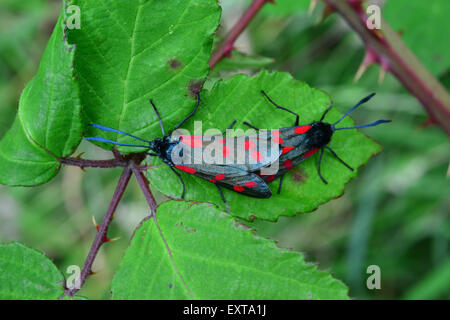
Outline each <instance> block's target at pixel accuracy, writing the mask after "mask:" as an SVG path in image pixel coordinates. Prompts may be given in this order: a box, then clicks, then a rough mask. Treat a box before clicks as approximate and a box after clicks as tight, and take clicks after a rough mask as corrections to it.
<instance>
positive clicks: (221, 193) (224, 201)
mask: <svg viewBox="0 0 450 320" xmlns="http://www.w3.org/2000/svg"><path fill="white" fill-rule="evenodd" d="M215 186H216V187H217V190H218V191H219V194H220V197H221V198H222V201H223V203H225V204H227V201H226V200H225V196H224V195H223V192H222V189H221V188H220V187H219V186H218V185H217V184H216V185H215Z"/></svg>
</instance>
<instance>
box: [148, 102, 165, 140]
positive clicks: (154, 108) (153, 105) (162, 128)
mask: <svg viewBox="0 0 450 320" xmlns="http://www.w3.org/2000/svg"><path fill="white" fill-rule="evenodd" d="M149 101H150V104H151V105H152V107H153V110H155V113H156V117H158V121H159V126H160V127H161V132H162V134H163V136H165V135H166V133H165V132H164V126H163V123H162V119H161V116H160V115H159V112H158V109H156V106H155V104H154V103H153V100H152V99H150V100H149Z"/></svg>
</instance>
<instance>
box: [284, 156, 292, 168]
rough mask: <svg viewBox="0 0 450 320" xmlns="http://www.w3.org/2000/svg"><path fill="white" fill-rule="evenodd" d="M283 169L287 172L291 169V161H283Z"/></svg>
mask: <svg viewBox="0 0 450 320" xmlns="http://www.w3.org/2000/svg"><path fill="white" fill-rule="evenodd" d="M283 167H285V168H286V169H288V170H290V169H292V160H289V159H288V160H285V161H284V162H283Z"/></svg>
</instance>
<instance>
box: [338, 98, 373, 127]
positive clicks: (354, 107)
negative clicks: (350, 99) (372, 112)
mask: <svg viewBox="0 0 450 320" xmlns="http://www.w3.org/2000/svg"><path fill="white" fill-rule="evenodd" d="M374 95H375V93H371V94H369V95H368V96H367V97H365V98H364V99H361V101H360V102H358V103H357V104H356V105H355V106H353V107H352V108H351V109H350V110H348V111H347V112H346V113H345V114H344V115H343V116H342V117H341V118H340V119H339V120H338V121H336V122H335V123H333V126H335V125H337V124H338V123H339V122H341V121H342V120H343V119H344V118H345V117H346V116H348V115H349V114H350V113H352V112H353V111H354V110H355V109H356V108H358V107H359V106H360V105H362V104H363V103H366V102H367V101H369V100H370V99H372V97H373V96H374Z"/></svg>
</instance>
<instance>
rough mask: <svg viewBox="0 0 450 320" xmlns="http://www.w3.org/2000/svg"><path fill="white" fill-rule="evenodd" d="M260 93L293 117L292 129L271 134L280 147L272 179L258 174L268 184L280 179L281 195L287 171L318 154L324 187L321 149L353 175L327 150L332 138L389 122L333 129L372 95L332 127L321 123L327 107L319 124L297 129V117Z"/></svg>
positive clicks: (383, 121) (335, 155) (371, 95)
mask: <svg viewBox="0 0 450 320" xmlns="http://www.w3.org/2000/svg"><path fill="white" fill-rule="evenodd" d="M261 93H262V94H263V95H264V96H265V97H266V98H267V100H268V101H269V102H270V103H271V104H273V105H274V106H275V107H276V108H278V109H281V110H284V111H287V112H289V113H292V114H293V115H295V117H296V119H295V123H294V126H293V127H287V128H282V129H279V130H272V135H273V139H276V140H277V142H278V143H280V148H281V156H280V158H279V162H280V169H279V170H278V172H277V173H275V174H272V175H263V174H261V173H260V175H261V177H263V179H264V181H266V182H271V181H273V180H274V179H276V178H278V177H280V184H279V187H278V193H280V192H281V185H282V183H283V177H284V175H285V174H286V173H287V172H288V171H289V170H291V169H292V168H293V167H294V166H295V165H297V164H299V163H300V162H302V161H304V160H306V159H307V158H309V157H310V156H312V155H313V154H315V153H316V152H318V151H320V156H319V160H318V167H317V172H318V174H319V177H320V178H321V179H322V181H323V182H324V183H325V184H328V182H327V180H326V179H325V178H324V177H323V175H322V172H321V163H322V158H323V155H324V151H325V149H326V150H328V151H329V152H330V153H331V154H332V155H333V156H334V157H335V158H336V159H337V160H339V162H341V163H342V164H343V165H344V166H346V167H347V168H348V169H349V170H351V171H353V170H354V169H353V168H352V167H351V166H350V165H348V164H347V163H346V162H345V161H344V160H342V159H341V158H340V157H339V156H338V155H337V154H336V152H334V151H333V149H331V148H330V146H328V144H329V143H330V141H331V138H332V136H333V134H334V133H335V132H336V131H339V130H347V129H357V128H366V127H373V126H376V125H379V124H381V123H386V122H391V120H377V121H375V122H372V123H369V124H364V125H358V126H353V127H341V128H336V125H337V124H339V122H341V121H342V120H343V119H344V118H345V117H346V116H348V115H349V114H350V113H351V112H353V111H354V110H355V109H356V108H358V107H359V106H360V105H362V104H363V103H365V102H367V101H369V100H370V99H371V98H372V97H373V96H374V95H375V93H372V94H370V95H368V96H367V97H365V98H363V99H362V100H361V101H359V102H358V103H357V104H356V105H355V106H353V107H352V108H351V109H350V110H349V111H347V112H346V113H345V114H344V115H343V116H342V117H341V118H340V119H339V120H338V121H336V122H334V123H327V122H323V120H324V119H325V116H326V114H327V113H328V111H330V109H331V108H332V106H333V105H332V104H331V105H330V107H329V108H328V109H327V110H325V112H324V113H323V114H322V117H321V118H320V120H319V121H314V122H312V123H310V124H307V125H302V126H300V125H299V118H300V117H299V115H298V114H297V113H295V112H293V111H291V110H289V109H287V108H285V107H281V106H279V105H278V104H277V103H275V102H274V101H273V100H272V99H271V98H270V97H269V96H268V95H267V94H266V93H265V92H264V91H263V90H261ZM244 124H245V125H247V126H249V127H252V128H253V129H255V130H259V129H258V128H256V127H255V126H253V125H251V124H250V123H248V122H244Z"/></svg>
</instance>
